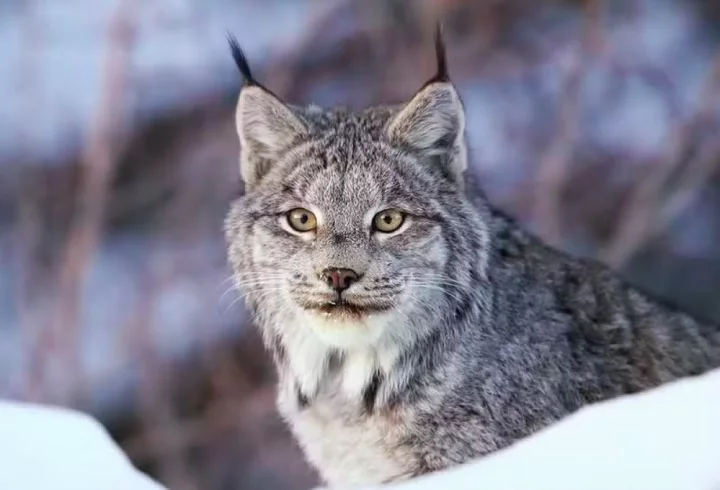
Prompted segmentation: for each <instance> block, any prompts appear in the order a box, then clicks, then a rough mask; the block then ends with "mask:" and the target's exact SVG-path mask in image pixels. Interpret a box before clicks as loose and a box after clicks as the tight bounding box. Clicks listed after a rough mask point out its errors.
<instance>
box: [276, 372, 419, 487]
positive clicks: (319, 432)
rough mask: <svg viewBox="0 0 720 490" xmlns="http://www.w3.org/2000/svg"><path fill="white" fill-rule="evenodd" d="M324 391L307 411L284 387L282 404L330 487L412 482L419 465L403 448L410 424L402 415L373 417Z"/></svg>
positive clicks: (280, 399)
mask: <svg viewBox="0 0 720 490" xmlns="http://www.w3.org/2000/svg"><path fill="white" fill-rule="evenodd" d="M344 398H345V397H344V395H343V396H341V397H332V396H327V395H326V394H323V393H320V394H319V395H318V396H317V398H316V399H314V400H312V401H311V402H310V403H309V405H307V406H305V407H301V406H299V405H298V402H297V392H293V388H292V387H291V386H281V390H280V396H279V399H278V405H279V409H280V412H281V413H282V415H283V416H284V418H285V419H286V420H287V421H288V422H289V424H290V427H291V429H292V432H293V434H294V435H295V437H296V438H297V440H298V441H299V443H300V445H301V447H302V448H303V451H304V452H305V456H306V458H307V459H308V461H309V462H310V463H311V464H313V465H314V466H315V467H316V468H317V469H318V470H319V472H320V474H321V477H322V478H323V479H324V480H325V481H326V482H327V483H328V484H330V485H342V486H346V485H350V486H353V485H367V484H376V483H381V482H387V481H391V480H398V479H403V478H408V477H410V476H411V474H412V471H413V468H414V466H415V465H414V463H413V461H414V460H413V458H412V455H411V454H410V452H409V451H408V449H407V448H405V447H403V446H401V445H400V441H401V440H402V438H403V436H404V434H405V433H406V425H405V423H404V421H403V420H402V417H399V416H397V414H389V413H383V412H382V411H379V412H376V413H373V414H368V413H366V412H364V411H363V409H362V407H361V404H357V405H356V404H351V403H350V402H349V401H344Z"/></svg>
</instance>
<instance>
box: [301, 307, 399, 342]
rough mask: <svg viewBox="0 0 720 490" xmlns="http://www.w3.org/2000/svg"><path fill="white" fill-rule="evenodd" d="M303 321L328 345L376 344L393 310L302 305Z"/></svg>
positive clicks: (302, 322)
mask: <svg viewBox="0 0 720 490" xmlns="http://www.w3.org/2000/svg"><path fill="white" fill-rule="evenodd" d="M299 316H300V317H301V319H302V320H301V324H302V325H304V327H305V328H307V329H309V330H310V331H312V332H313V333H314V334H315V335H316V336H317V337H318V339H319V340H321V341H322V342H323V343H325V344H327V345H328V346H329V347H335V348H339V349H351V350H352V349H355V348H359V347H370V346H372V345H375V344H377V343H378V342H379V341H380V339H381V337H382V336H383V333H384V332H385V330H386V328H387V326H388V324H389V323H391V320H392V316H393V315H392V313H391V312H379V313H376V312H374V313H365V312H362V313H361V312H358V311H354V310H347V311H345V310H337V311H321V310H306V309H301V310H300V315H299Z"/></svg>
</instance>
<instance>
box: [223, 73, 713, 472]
mask: <svg viewBox="0 0 720 490" xmlns="http://www.w3.org/2000/svg"><path fill="white" fill-rule="evenodd" d="M247 91H253V92H252V93H249V92H247ZM248 115H249V116H248ZM238 131H239V135H240V139H241V141H242V142H243V144H244V146H243V156H242V159H241V160H242V167H243V168H242V175H243V176H244V178H245V180H246V187H247V189H246V194H245V195H244V196H243V197H241V198H240V199H238V200H237V201H236V202H235V203H233V205H232V209H231V211H230V213H229V215H228V218H227V222H226V232H227V239H228V244H229V258H230V262H231V264H232V267H233V270H234V273H235V277H236V282H237V284H238V286H239V287H240V288H241V289H242V290H243V292H244V293H245V295H246V300H247V303H248V305H249V307H250V308H251V310H252V311H253V313H254V315H255V319H256V322H257V324H258V326H259V328H260V329H261V331H262V333H263V336H264V339H265V343H266V345H267V348H268V349H269V350H270V351H271V352H272V354H273V356H274V359H275V363H276V366H277V370H278V374H279V380H280V381H279V394H278V406H279V409H280V412H281V413H282V415H283V417H284V418H285V419H286V420H287V421H288V423H289V425H290V427H291V428H292V430H293V432H294V434H295V436H296V437H297V439H298V441H299V442H300V444H301V445H302V447H303V449H304V450H305V453H306V455H307V458H308V460H309V461H310V462H311V463H312V464H313V465H314V466H315V467H316V468H317V469H318V470H319V472H320V474H321V475H322V477H323V478H324V479H325V480H326V481H327V482H328V483H330V484H334V485H357V484H368V483H378V482H386V481H393V480H399V479H404V478H409V477H412V476H415V475H419V474H422V473H425V472H429V471H433V470H437V469H441V468H445V467H448V466H452V465H455V464H458V463H462V462H465V461H467V460H469V459H471V458H474V457H477V456H481V455H484V454H487V453H489V452H491V451H494V450H497V449H499V448H502V447H504V446H507V445H509V444H511V443H512V442H513V441H516V440H517V439H519V438H522V437H525V436H527V435H529V434H531V433H533V432H535V431H537V430H538V429H541V428H543V427H545V426H547V425H549V424H551V423H553V422H555V421H557V420H558V419H560V418H562V417H564V416H566V415H568V414H569V413H571V412H573V411H575V410H577V409H578V408H580V407H581V406H583V405H585V404H589V403H593V402H596V401H599V400H604V399H608V398H612V397H616V396H619V395H623V394H627V393H635V392H638V391H641V390H645V389H648V388H651V387H654V386H657V385H660V384H662V383H665V382H667V381H670V380H673V379H676V378H679V377H683V376H688V375H695V374H699V373H702V372H705V371H707V370H709V369H710V368H713V367H716V366H720V328H718V327H710V326H707V325H702V324H700V323H699V322H697V321H696V320H694V319H692V318H691V317H689V316H688V315H686V314H684V313H682V312H679V311H676V310H673V309H671V308H669V307H666V306H663V305H661V304H658V303H657V302H654V301H653V300H651V299H649V298H648V297H647V296H645V295H644V294H642V293H640V292H638V291H636V290H635V289H633V288H631V287H629V286H628V285H626V284H625V283H623V282H622V281H621V280H620V279H618V278H617V277H616V276H615V275H613V273H612V272H610V271H609V270H608V269H607V268H606V267H604V266H603V265H601V264H599V263H596V262H592V261H587V260H580V259H577V258H574V257H571V256H568V255H566V254H563V253H561V252H558V251H556V250H553V249H551V248H549V247H547V246H546V245H544V244H543V243H541V242H540V241H539V240H538V239H537V238H535V237H534V236H531V235H530V234H529V233H527V232H525V231H523V230H522V229H521V228H520V227H519V226H517V225H516V224H515V223H514V222H513V221H512V220H511V219H509V218H507V217H506V216H504V215H503V214H502V213H500V212H498V211H496V210H494V209H493V208H492V207H491V206H490V205H489V204H488V203H487V202H486V200H485V198H484V197H483V196H482V195H481V194H477V195H476V193H472V197H471V193H470V192H468V191H466V190H465V188H466V186H465V182H464V180H465V179H464V178H463V170H464V169H465V167H466V161H465V158H466V157H465V152H466V150H465V143H464V135H463V133H464V115H463V113H462V105H461V104H460V101H459V98H458V97H457V94H456V92H455V89H454V88H453V86H452V84H451V83H450V82H449V81H445V80H439V81H435V82H433V83H430V84H429V85H427V86H425V87H423V89H422V90H421V91H420V92H419V93H418V94H417V95H416V96H415V98H413V100H411V101H410V102H409V103H408V104H406V105H404V106H402V107H378V108H372V109H368V110H366V111H363V112H357V113H356V112H346V111H343V110H339V109H335V110H331V111H323V110H320V109H318V108H315V107H310V108H297V107H290V106H285V105H283V104H282V103H281V102H280V101H279V100H277V98H275V97H274V96H273V95H272V94H270V93H269V92H266V91H265V90H264V89H263V88H261V87H258V86H246V87H244V88H243V92H242V93H241V96H240V103H239V104H238ZM298 206H301V207H305V208H308V209H310V210H311V211H313V212H315V213H316V214H317V215H318V221H319V226H318V229H317V232H315V234H314V235H313V236H310V237H307V236H305V237H302V236H298V235H297V234H294V233H292V232H290V231H288V230H287V229H286V227H285V226H284V225H283V213H285V212H287V211H288V210H290V209H292V208H294V207H298ZM387 207H395V208H401V209H404V210H406V211H407V212H408V213H409V215H410V222H409V226H406V228H405V229H403V230H402V231H401V232H399V233H398V234H395V235H392V236H383V235H381V234H378V233H373V232H372V231H371V228H370V225H369V222H368V216H372V214H373V213H374V212H375V211H379V210H382V209H385V208H387ZM326 267H344V268H351V269H354V270H355V271H357V272H359V273H361V274H362V276H363V277H362V279H361V280H360V281H359V282H357V283H356V284H353V285H352V286H351V287H350V289H349V290H348V291H347V292H346V293H347V294H348V298H349V300H350V301H353V302H356V303H358V304H372V305H375V306H382V307H383V308H389V309H388V310H387V311H385V312H382V313H378V314H373V315H371V316H370V317H368V318H364V319H362V320H357V321H354V320H353V321H350V320H348V321H345V320H336V319H333V318H332V317H323V316H322V315H320V314H316V313H311V312H308V311H307V310H306V309H304V306H308V305H312V304H313V303H317V302H321V301H326V300H327V297H328V295H329V294H330V293H329V291H328V286H327V284H326V283H325V282H322V281H321V280H320V279H319V278H318V271H320V270H322V269H324V268H326ZM608 430H612V428H608Z"/></svg>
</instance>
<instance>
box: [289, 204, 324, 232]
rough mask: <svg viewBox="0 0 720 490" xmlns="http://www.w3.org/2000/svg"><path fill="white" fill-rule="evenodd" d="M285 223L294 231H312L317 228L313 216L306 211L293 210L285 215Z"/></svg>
mask: <svg viewBox="0 0 720 490" xmlns="http://www.w3.org/2000/svg"><path fill="white" fill-rule="evenodd" d="M286 216H287V222H288V224H289V225H290V227H291V228H293V229H294V230H295V231H300V232H306V231H312V230H314V229H315V227H316V226H317V222H316V220H315V215H314V214H313V213H312V212H310V211H308V210H307V209H302V208H295V209H292V210H291V211H290V212H289V213H288V214H287V215H286Z"/></svg>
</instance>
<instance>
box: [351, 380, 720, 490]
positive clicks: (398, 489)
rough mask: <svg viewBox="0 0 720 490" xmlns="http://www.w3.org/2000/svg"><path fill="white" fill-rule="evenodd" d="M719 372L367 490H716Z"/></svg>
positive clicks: (603, 406) (719, 484)
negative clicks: (462, 461) (478, 455)
mask: <svg viewBox="0 0 720 490" xmlns="http://www.w3.org/2000/svg"><path fill="white" fill-rule="evenodd" d="M718 441H720V369H716V370H715V371H713V372H710V373H708V374H705V375H703V376H699V377H696V378H688V379H685V380H682V381H677V382H674V383H670V384H666V385H664V386H662V387H660V388H656V389H655V390H651V391H647V392H644V393H641V394H637V395H633V396H626V397H621V398H618V399H615V400H610V401H606V402H603V403H599V404H595V405H591V406H589V407H586V408H584V409H581V410H580V411H578V412H576V413H575V414H574V415H572V416H570V417H568V418H566V419H565V420H563V421H562V422H560V423H558V424H555V425H554V426H551V427H549V428H547V429H545V430H543V431H541V432H539V433H537V434H535V435H534V436H531V437H529V438H527V439H524V440H522V441H520V442H519V443H516V444H515V445H513V446H511V447H509V448H507V449H505V450H503V451H499V452H497V453H495V454H493V455H491V456H488V457H486V458H484V459H482V460H479V461H477V462H473V463H469V464H466V465H464V466H460V467H457V468H454V469H451V470H447V471H445V472H439V473H436V474H432V475H428V476H424V477H421V478H416V479H414V480H410V481H407V482H404V483H400V484H396V485H389V486H385V487H374V488H370V487H368V488H366V489H365V490H381V489H387V490H390V489H392V490H436V489H444V490H480V489H482V490H609V489H614V490H630V489H632V490H718V489H720V450H719V449H718Z"/></svg>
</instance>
